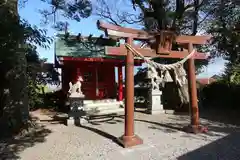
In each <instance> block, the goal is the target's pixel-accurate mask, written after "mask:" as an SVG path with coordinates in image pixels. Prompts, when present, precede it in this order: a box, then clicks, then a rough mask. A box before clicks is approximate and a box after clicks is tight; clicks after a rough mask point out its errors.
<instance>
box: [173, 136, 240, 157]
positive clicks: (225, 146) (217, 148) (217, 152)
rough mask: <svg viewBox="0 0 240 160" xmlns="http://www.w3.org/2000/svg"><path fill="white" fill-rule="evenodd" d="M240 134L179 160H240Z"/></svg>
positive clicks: (222, 139) (215, 142)
mask: <svg viewBox="0 0 240 160" xmlns="http://www.w3.org/2000/svg"><path fill="white" fill-rule="evenodd" d="M239 134H240V133H231V134H229V135H228V136H226V137H223V138H221V139H219V140H216V141H214V142H212V143H210V144H207V145H205V146H203V147H201V148H198V149H196V150H194V151H191V152H188V153H186V154H184V155H182V156H180V157H178V158H177V159H178V160H238V159H240V137H239Z"/></svg>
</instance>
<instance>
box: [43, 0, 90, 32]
mask: <svg viewBox="0 0 240 160" xmlns="http://www.w3.org/2000/svg"><path fill="white" fill-rule="evenodd" d="M41 1H43V2H46V3H48V4H49V5H50V7H49V9H48V8H44V9H40V10H39V11H40V13H41V14H42V15H43V18H44V19H43V23H45V24H47V23H49V22H50V21H51V19H52V20H53V21H54V22H55V25H54V27H55V28H56V29H58V30H64V29H65V27H63V24H64V26H65V23H63V22H61V21H58V20H57V19H56V14H57V15H58V16H59V15H61V16H63V17H65V18H67V19H72V20H75V21H77V22H80V21H81V19H82V18H88V17H89V16H90V15H91V13H92V2H91V1H90V0H79V1H75V0H41Z"/></svg>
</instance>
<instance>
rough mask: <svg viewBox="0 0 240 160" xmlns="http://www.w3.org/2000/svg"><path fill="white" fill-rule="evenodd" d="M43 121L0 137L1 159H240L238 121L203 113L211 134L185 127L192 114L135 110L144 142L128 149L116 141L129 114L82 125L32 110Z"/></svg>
mask: <svg viewBox="0 0 240 160" xmlns="http://www.w3.org/2000/svg"><path fill="white" fill-rule="evenodd" d="M33 115H35V116H37V117H38V118H39V119H40V120H41V121H40V122H39V123H40V124H41V125H42V126H41V127H38V130H37V131H35V132H34V134H32V135H29V136H25V137H20V138H16V139H14V140H11V141H10V142H9V141H8V142H1V143H0V145H1V147H0V151H1V152H0V156H1V158H0V159H22V160H113V159H114V160H123V159H124V160H134V159H136V160H148V159H149V160H150V159H151V160H155V159H156V160H174V159H178V160H188V159H194V160H198V159H201V160H203V159H204V160H239V159H240V136H239V135H240V134H239V133H238V132H239V131H240V129H239V127H237V126H231V125H224V124H221V123H216V122H211V121H208V120H205V119H202V121H201V122H202V123H203V124H204V125H206V126H208V128H209V132H208V133H207V134H198V135H193V134H187V133H184V132H182V131H180V128H182V126H184V125H187V124H189V121H188V116H176V115H166V114H163V115H146V114H142V113H136V114H135V132H136V134H138V135H139V136H140V137H141V138H142V139H143V140H144V144H143V145H139V146H135V147H132V148H127V149H124V148H122V147H121V146H119V145H118V144H117V143H116V142H115V137H119V136H121V135H122V134H123V129H124V119H123V118H122V117H115V118H114V119H110V120H106V119H105V121H104V122H103V121H100V120H94V122H93V123H91V124H87V125H85V126H83V127H76V126H65V125H64V124H61V123H59V121H51V118H50V117H49V116H46V115H41V114H40V113H39V112H35V113H33Z"/></svg>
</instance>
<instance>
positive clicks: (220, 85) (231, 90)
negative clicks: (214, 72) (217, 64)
mask: <svg viewBox="0 0 240 160" xmlns="http://www.w3.org/2000/svg"><path fill="white" fill-rule="evenodd" d="M239 95H240V85H239V84H234V83H228V82H227V81H225V80H224V79H223V80H220V81H217V82H214V83H211V84H210V85H207V86H205V87H204V88H203V89H202V90H201V96H202V97H201V99H202V101H203V106H204V107H212V108H214V107H215V108H219V109H220V108H222V109H239V105H238V104H239V103H238V102H239Z"/></svg>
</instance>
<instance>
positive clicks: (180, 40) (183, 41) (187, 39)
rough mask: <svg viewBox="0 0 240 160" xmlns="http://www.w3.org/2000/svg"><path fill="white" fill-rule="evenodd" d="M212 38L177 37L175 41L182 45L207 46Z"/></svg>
mask: <svg viewBox="0 0 240 160" xmlns="http://www.w3.org/2000/svg"><path fill="white" fill-rule="evenodd" d="M210 39H211V36H177V37H176V39H175V41H176V42H177V43H180V44H189V43H192V44H207V42H208V40H210Z"/></svg>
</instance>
